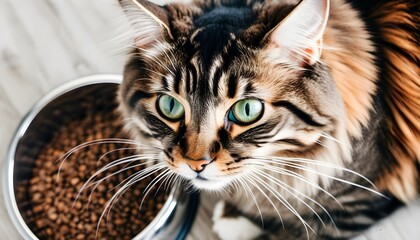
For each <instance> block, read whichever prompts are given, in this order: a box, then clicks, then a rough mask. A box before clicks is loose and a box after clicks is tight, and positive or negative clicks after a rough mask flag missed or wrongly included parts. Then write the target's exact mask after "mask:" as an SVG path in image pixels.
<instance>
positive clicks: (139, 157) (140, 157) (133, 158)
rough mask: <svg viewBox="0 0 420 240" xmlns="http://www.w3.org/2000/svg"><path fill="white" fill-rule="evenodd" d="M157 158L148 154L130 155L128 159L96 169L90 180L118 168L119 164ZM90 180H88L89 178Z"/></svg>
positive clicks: (121, 159)
mask: <svg viewBox="0 0 420 240" xmlns="http://www.w3.org/2000/svg"><path fill="white" fill-rule="evenodd" d="M155 158H157V156H156V155H155V154H150V155H132V156H128V157H123V158H120V159H118V160H115V161H112V162H110V163H108V164H106V165H105V166H103V167H101V168H100V169H98V170H97V171H96V172H95V173H94V174H92V176H91V178H94V177H96V176H97V175H99V174H101V173H103V172H105V171H107V170H109V169H111V168H113V167H116V166H119V165H121V164H124V163H130V162H134V161H141V160H151V159H153V160H154V159H155ZM89 179H90V178H89Z"/></svg>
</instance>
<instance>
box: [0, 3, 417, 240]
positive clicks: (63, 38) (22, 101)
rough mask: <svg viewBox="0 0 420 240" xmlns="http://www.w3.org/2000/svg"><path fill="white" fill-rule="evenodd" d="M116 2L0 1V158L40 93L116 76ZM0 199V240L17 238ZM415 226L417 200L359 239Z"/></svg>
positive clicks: (201, 223) (200, 231) (404, 234)
mask: <svg viewBox="0 0 420 240" xmlns="http://www.w3.org/2000/svg"><path fill="white" fill-rule="evenodd" d="M116 2H117V0H65V1H63V0H0V136H1V137H0V157H1V158H0V159H1V160H2V159H3V156H5V152H6V149H7V146H8V142H9V141H10V139H11V137H12V134H13V132H14V129H15V128H16V127H17V126H18V123H19V121H20V119H21V118H22V116H23V115H24V114H25V113H26V112H27V111H28V110H29V109H30V108H31V106H32V105H33V104H34V103H35V101H36V100H37V99H39V98H40V97H41V96H42V95H43V94H45V93H46V92H48V91H49V90H51V89H52V88H54V87H55V86H57V85H59V84H61V83H63V82H66V81H68V80H70V79H74V78H77V77H80V76H83V75H87V74H94V73H121V71H122V68H123V64H124V61H125V56H124V55H123V54H116V52H118V51H115V50H117V49H121V47H124V43H121V42H117V41H112V39H113V38H114V37H116V36H117V35H118V31H117V29H118V28H119V27H120V26H122V25H124V24H125V21H124V18H123V17H122V14H121V12H120V11H119V8H118V6H117V4H116ZM119 33H121V32H119ZM0 163H1V165H3V161H0ZM0 179H1V178H0ZM0 195H1V196H0V239H20V236H19V235H18V233H17V231H16V230H15V229H14V227H13V226H12V224H11V222H10V220H9V217H8V215H7V212H6V209H5V206H4V201H3V197H2V194H1V193H0ZM208 215H209V210H205V209H201V210H200V216H201V217H200V218H199V219H197V220H196V224H195V226H194V229H193V235H192V236H191V237H190V239H212V238H214V237H213V236H212V235H210V234H207V232H208V231H209V229H211V224H210V223H209V222H208ZM419 223H420V202H419V201H418V202H417V203H415V204H413V205H412V206H410V207H408V208H405V209H402V210H400V211H398V212H397V213H396V214H394V216H393V217H392V218H390V219H387V220H386V221H384V222H383V223H381V224H379V225H378V226H375V227H373V228H372V229H371V230H370V231H368V232H367V233H366V234H364V235H363V236H361V237H360V238H358V239H359V240H364V239H372V240H373V239H378V240H379V239H381V240H382V239H392V240H394V239H404V240H411V239H420V228H419V226H420V224H419ZM197 236H200V237H197Z"/></svg>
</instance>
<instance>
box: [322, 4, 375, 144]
mask: <svg viewBox="0 0 420 240" xmlns="http://www.w3.org/2000/svg"><path fill="white" fill-rule="evenodd" d="M331 9H332V11H331V15H330V20H329V22H328V24H327V28H326V30H325V35H324V47H323V48H324V49H323V53H322V61H324V62H325V63H326V64H327V65H328V66H329V67H330V72H331V76H332V77H333V79H334V81H335V84H336V87H337V89H338V92H339V93H340V95H341V98H342V99H343V102H344V106H345V108H346V115H347V116H346V118H347V119H346V127H347V132H348V134H349V135H350V136H352V137H361V135H362V127H363V126H366V125H367V124H368V122H369V115H370V111H371V110H372V95H374V94H375V91H376V83H375V82H376V80H377V75H378V70H377V69H376V66H375V63H374V58H375V57H374V55H373V54H372V52H374V50H375V49H374V46H373V45H372V42H371V40H370V35H369V33H368V32H367V31H366V30H365V28H366V26H365V25H364V23H363V22H362V21H361V20H360V17H359V16H358V15H357V12H356V11H349V9H351V6H350V5H349V4H347V3H344V2H343V1H332V2H331ZM343 19H348V20H347V21H345V22H344V21H343ZM337 23H339V24H337ZM343 32H345V33H347V34H343ZM354 36H357V38H355V37H354Z"/></svg>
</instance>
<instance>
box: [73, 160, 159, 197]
mask: <svg viewBox="0 0 420 240" xmlns="http://www.w3.org/2000/svg"><path fill="white" fill-rule="evenodd" d="M148 163H149V162H143V163H140V164H136V165H133V166H127V167H125V168H123V169H121V170H119V171H118V172H116V173H113V174H111V175H107V176H105V177H103V178H101V179H99V180H97V181H95V182H93V183H91V184H89V185H88V186H84V188H83V187H82V189H81V190H79V192H82V191H84V190H85V189H87V188H91V187H92V186H93V188H92V190H91V191H90V195H89V199H88V200H89V201H88V202H91V199H92V194H93V193H94V191H95V190H96V188H98V186H99V185H100V184H101V183H102V182H103V181H105V180H106V179H108V178H110V177H112V176H115V175H116V174H118V173H121V172H123V171H127V170H129V169H132V168H136V167H140V166H143V165H147V164H148ZM130 164H131V163H130ZM151 170H153V169H152V168H150V167H149V168H145V169H142V170H141V171H139V172H137V173H135V174H133V175H131V176H128V177H127V178H126V179H124V180H123V181H121V182H120V183H119V184H118V185H116V186H114V187H113V188H112V189H110V190H109V191H112V190H114V189H116V188H118V187H120V186H121V185H122V184H124V183H125V182H127V181H128V180H129V179H131V178H133V177H136V176H139V174H140V173H141V174H146V173H148V172H149V171H151ZM141 174H140V175H141ZM88 183H89V182H88V181H87V182H86V183H85V185H86V184H88Z"/></svg>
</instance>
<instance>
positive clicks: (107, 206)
mask: <svg viewBox="0 0 420 240" xmlns="http://www.w3.org/2000/svg"><path fill="white" fill-rule="evenodd" d="M163 168H165V166H159V167H158V166H156V165H154V166H152V167H149V168H146V169H143V171H145V170H148V171H149V172H148V173H147V174H141V173H142V172H143V171H140V172H139V173H137V174H136V175H137V176H136V177H134V178H131V179H130V180H129V181H127V182H126V183H125V184H124V185H123V186H122V187H121V188H120V189H118V191H117V192H116V193H114V195H113V196H112V197H111V199H109V200H108V201H107V203H106V204H105V207H104V210H103V211H102V213H101V215H100V217H99V220H98V224H97V226H96V231H97V232H98V231H99V227H100V223H101V221H102V219H103V218H104V216H105V214H106V215H107V218H108V215H109V213H110V211H111V209H112V206H113V204H114V203H115V201H116V199H118V197H119V196H120V195H122V194H124V192H125V191H126V190H127V189H128V188H129V187H130V186H132V185H133V184H135V183H137V182H139V181H141V180H143V179H145V178H147V177H149V176H151V175H152V174H154V173H156V172H158V171H160V170H162V169H163Z"/></svg>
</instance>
